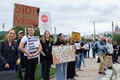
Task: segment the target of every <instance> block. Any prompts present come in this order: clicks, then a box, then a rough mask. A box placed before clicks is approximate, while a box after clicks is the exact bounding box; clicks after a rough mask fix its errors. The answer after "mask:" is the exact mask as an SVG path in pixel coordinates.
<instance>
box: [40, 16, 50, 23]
mask: <svg viewBox="0 0 120 80" xmlns="http://www.w3.org/2000/svg"><path fill="white" fill-rule="evenodd" d="M41 21H42V22H43V23H47V22H48V17H47V16H46V15H45V14H43V15H42V16H41Z"/></svg>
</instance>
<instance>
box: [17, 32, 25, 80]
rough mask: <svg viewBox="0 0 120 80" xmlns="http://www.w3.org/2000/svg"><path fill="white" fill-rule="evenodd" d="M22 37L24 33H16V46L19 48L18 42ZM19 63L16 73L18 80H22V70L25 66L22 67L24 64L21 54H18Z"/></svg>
mask: <svg viewBox="0 0 120 80" xmlns="http://www.w3.org/2000/svg"><path fill="white" fill-rule="evenodd" d="M23 36H24V32H23V31H19V32H18V39H17V43H18V46H19V44H20V41H21V39H22V37H23ZM20 62H21V63H20V64H19V65H18V66H17V71H18V74H19V78H20V80H23V77H22V70H24V67H25V65H24V64H25V59H24V54H23V53H22V52H20Z"/></svg>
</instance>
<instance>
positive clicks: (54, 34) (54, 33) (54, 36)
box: [54, 27, 56, 42]
mask: <svg viewBox="0 0 120 80" xmlns="http://www.w3.org/2000/svg"><path fill="white" fill-rule="evenodd" d="M54 40H55V42H56V27H54Z"/></svg>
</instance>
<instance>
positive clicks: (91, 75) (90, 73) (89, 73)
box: [51, 58, 112, 80]
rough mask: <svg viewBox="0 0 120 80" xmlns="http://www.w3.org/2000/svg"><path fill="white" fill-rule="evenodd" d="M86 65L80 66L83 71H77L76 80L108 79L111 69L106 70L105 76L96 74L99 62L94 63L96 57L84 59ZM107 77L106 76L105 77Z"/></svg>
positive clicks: (54, 79)
mask: <svg viewBox="0 0 120 80" xmlns="http://www.w3.org/2000/svg"><path fill="white" fill-rule="evenodd" d="M85 62H86V63H85V64H86V67H84V66H82V68H81V69H82V70H83V71H78V72H77V74H78V75H79V77H76V80H109V77H110V75H111V74H112V71H110V70H107V74H108V73H109V74H108V75H106V76H104V75H101V74H98V68H99V64H98V63H96V59H93V58H87V59H85ZM106 77H107V78H106ZM51 80H56V78H53V79H51Z"/></svg>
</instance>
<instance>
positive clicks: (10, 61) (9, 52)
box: [0, 29, 20, 71]
mask: <svg viewBox="0 0 120 80" xmlns="http://www.w3.org/2000/svg"><path fill="white" fill-rule="evenodd" d="M15 37H16V33H15V31H14V30H13V29H10V30H9V31H8V33H7V36H6V39H5V40H3V41H2V42H1V43H0V64H1V66H0V70H1V71H7V70H16V65H19V64H20V57H19V50H18V44H17V42H16V41H15V40H14V39H15Z"/></svg>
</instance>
